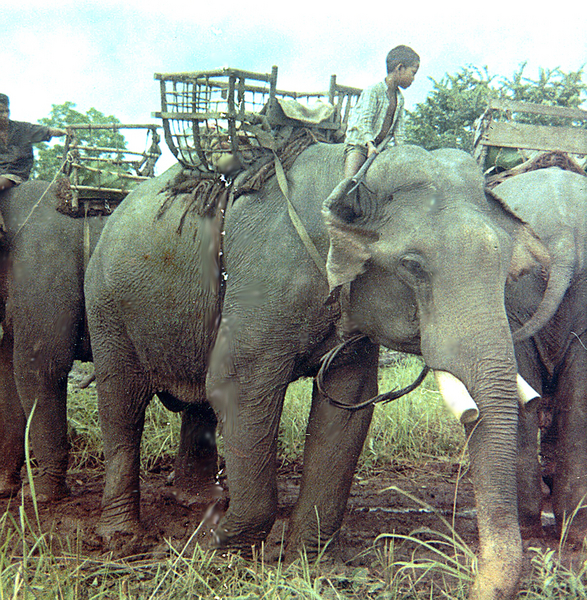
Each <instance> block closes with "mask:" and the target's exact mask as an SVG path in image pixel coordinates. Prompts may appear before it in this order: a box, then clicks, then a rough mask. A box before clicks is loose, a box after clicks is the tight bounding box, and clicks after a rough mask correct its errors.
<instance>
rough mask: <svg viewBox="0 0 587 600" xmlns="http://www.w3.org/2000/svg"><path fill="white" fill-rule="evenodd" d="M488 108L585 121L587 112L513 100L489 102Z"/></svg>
mask: <svg viewBox="0 0 587 600" xmlns="http://www.w3.org/2000/svg"><path fill="white" fill-rule="evenodd" d="M489 108H490V109H493V110H502V111H506V110H509V111H511V112H522V113H531V114H534V115H548V116H551V117H563V118H567V119H580V120H587V110H581V109H580V108H567V107H565V106H548V105H547V104H532V103H530V102H514V101H513V100H490V102H489Z"/></svg>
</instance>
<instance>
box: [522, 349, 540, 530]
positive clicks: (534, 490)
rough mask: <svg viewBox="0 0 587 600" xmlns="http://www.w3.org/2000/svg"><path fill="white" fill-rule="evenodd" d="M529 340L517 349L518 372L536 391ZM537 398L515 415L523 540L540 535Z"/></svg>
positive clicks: (537, 380) (535, 365)
mask: <svg viewBox="0 0 587 600" xmlns="http://www.w3.org/2000/svg"><path fill="white" fill-rule="evenodd" d="M534 354H535V350H534V349H533V346H532V343H531V342H530V341H528V342H525V343H524V344H520V345H519V346H517V347H516V358H517V362H518V371H519V372H520V374H521V375H522V376H523V377H524V379H526V381H528V382H530V383H531V385H532V386H533V387H534V389H536V390H541V389H542V378H541V375H540V370H539V366H538V365H539V361H538V358H537V357H536V356H534ZM539 403H540V400H539V399H535V400H533V401H532V402H530V403H528V404H525V405H523V406H522V405H520V407H519V415H518V518H519V521H520V529H521V532H522V537H540V536H541V535H542V523H541V519H540V517H541V514H542V505H543V493H542V472H541V466H540V462H539V459H538V455H539V449H538V408H539Z"/></svg>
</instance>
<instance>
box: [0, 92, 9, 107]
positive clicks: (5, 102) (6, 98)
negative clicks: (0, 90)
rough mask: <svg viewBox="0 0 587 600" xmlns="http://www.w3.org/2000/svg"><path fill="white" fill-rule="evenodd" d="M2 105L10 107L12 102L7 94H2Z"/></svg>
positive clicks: (0, 95) (0, 100) (0, 102)
mask: <svg viewBox="0 0 587 600" xmlns="http://www.w3.org/2000/svg"><path fill="white" fill-rule="evenodd" d="M0 104H4V106H10V100H9V99H8V96H7V95H6V94H0Z"/></svg>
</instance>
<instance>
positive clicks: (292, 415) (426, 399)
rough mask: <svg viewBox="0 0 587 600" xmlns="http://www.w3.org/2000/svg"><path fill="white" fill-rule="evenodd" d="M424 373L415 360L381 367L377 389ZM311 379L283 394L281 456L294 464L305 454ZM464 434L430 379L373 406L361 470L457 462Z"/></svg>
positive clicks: (394, 386)
mask: <svg viewBox="0 0 587 600" xmlns="http://www.w3.org/2000/svg"><path fill="white" fill-rule="evenodd" d="M421 369H422V361H421V360H420V359H418V358H417V357H406V358H405V359H403V360H402V361H401V362H400V363H398V364H396V365H393V366H390V367H384V368H382V369H381V370H380V373H379V391H380V393H381V392H384V391H389V390H390V389H397V388H404V387H406V386H407V385H409V384H410V383H412V382H413V381H414V380H415V379H416V378H417V376H418V375H419V373H420V371H421ZM311 396H312V381H311V380H310V379H305V380H300V381H297V382H295V383H293V384H291V385H290V386H289V388H288V390H287V394H286V398H285V404H284V409H283V415H282V422H281V431H280V437H279V452H280V455H281V456H282V457H283V458H285V459H287V460H295V459H296V458H299V457H300V456H301V455H302V453H303V447H304V441H305V433H306V425H307V420H308V414H309V411H310V404H311ZM464 443H465V436H464V431H463V427H462V426H461V424H460V423H459V422H458V421H457V420H456V419H455V418H454V417H453V416H452V415H451V414H450V413H449V411H448V409H447V408H446V407H445V405H444V402H443V400H442V398H441V396H440V393H439V392H438V389H437V387H436V382H435V381H434V378H433V377H432V376H430V375H429V376H428V377H426V379H425V380H424V382H423V384H422V385H421V386H420V387H419V388H417V389H416V390H415V391H413V392H411V393H410V394H407V395H406V396H404V397H402V398H400V399H398V400H395V401H394V402H390V403H388V404H380V405H376V407H375V411H374V414H373V421H372V423H371V427H370V429H369V433H368V435H367V439H366V440H365V445H364V447H363V452H362V454H361V458H360V460H359V469H361V470H365V469H367V470H368V469H370V468H373V467H376V466H377V465H378V464H382V463H389V462H391V461H393V460H410V461H412V460H419V461H421V460H426V459H441V458H442V459H448V460H457V459H459V458H460V456H461V455H462V449H463V445H464Z"/></svg>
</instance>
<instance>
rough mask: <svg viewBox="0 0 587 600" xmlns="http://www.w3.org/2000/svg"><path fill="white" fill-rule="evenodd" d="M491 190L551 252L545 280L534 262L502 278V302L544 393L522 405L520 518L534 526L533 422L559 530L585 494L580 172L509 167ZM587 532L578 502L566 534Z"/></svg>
mask: <svg viewBox="0 0 587 600" xmlns="http://www.w3.org/2000/svg"><path fill="white" fill-rule="evenodd" d="M494 192H495V194H496V195H497V196H498V197H499V198H501V199H502V200H503V201H504V202H505V203H507V205H508V206H509V207H510V209H511V210H513V211H515V212H516V214H517V215H518V216H520V217H521V218H522V219H523V220H524V221H526V222H527V223H528V224H529V225H530V226H531V227H532V229H533V230H534V232H535V233H536V234H537V235H538V236H539V237H540V239H541V240H542V242H543V243H544V245H545V246H547V247H548V249H549V251H550V255H551V260H552V266H551V270H550V276H549V278H548V282H547V281H546V278H545V277H544V275H543V273H541V272H540V270H535V271H533V272H532V273H531V274H530V275H529V276H527V277H523V278H521V279H519V280H518V281H517V282H515V283H513V284H511V285H508V287H507V290H506V306H507V312H508V315H509V316H510V318H511V321H512V330H514V340H519V341H518V343H516V346H515V347H516V356H517V360H518V365H519V369H520V373H521V374H522V375H523V377H524V378H525V379H527V381H528V382H529V383H530V384H531V385H532V386H533V387H534V389H536V390H537V391H538V392H540V393H541V394H542V396H543V401H542V403H532V404H530V405H529V406H528V407H527V410H525V411H523V412H522V419H521V436H520V438H521V439H520V445H521V448H520V449H521V451H520V481H521V485H520V509H521V511H520V520H521V523H522V524H523V525H524V526H527V527H529V528H532V529H534V530H537V529H538V530H539V529H540V512H541V500H542V498H541V496H542V494H541V492H540V479H541V473H540V467H539V464H538V462H537V444H536V439H537V426H538V425H539V424H540V425H541V429H542V431H543V435H542V437H541V452H542V454H543V458H544V461H545V470H546V471H547V472H548V479H549V480H550V482H551V486H552V505H553V510H554V513H555V517H556V522H557V527H558V529H559V531H561V530H562V527H563V522H564V520H565V518H566V519H569V518H570V516H571V515H572V514H573V513H574V511H575V509H577V507H578V506H579V504H580V503H581V502H582V503H583V506H585V497H586V495H587V433H586V432H587V402H586V401H585V398H587V378H586V377H585V374H586V373H587V352H586V350H585V348H586V344H587V265H586V262H585V257H586V256H587V177H584V176H582V175H579V174H576V173H572V172H569V171H562V170H561V169H558V168H556V167H551V168H549V169H541V170H538V171H532V172H530V173H524V174H522V175H516V176H515V177H512V178H511V179H508V180H506V181H505V182H503V183H502V184H500V185H499V186H497V187H496V188H495V189H494ZM550 421H551V422H550ZM586 534H587V510H586V509H581V510H579V511H578V512H577V514H576V515H575V516H574V517H573V520H572V523H571V526H570V527H569V528H568V530H567V539H568V540H571V539H573V540H575V541H578V542H579V543H582V541H583V538H584V537H585V535H586Z"/></svg>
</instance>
